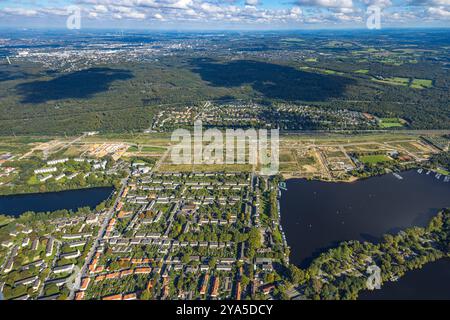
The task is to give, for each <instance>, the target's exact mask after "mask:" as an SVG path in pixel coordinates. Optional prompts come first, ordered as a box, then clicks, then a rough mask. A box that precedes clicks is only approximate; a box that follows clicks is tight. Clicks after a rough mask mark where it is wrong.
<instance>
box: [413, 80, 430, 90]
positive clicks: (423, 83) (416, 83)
mask: <svg viewBox="0 0 450 320" xmlns="http://www.w3.org/2000/svg"><path fill="white" fill-rule="evenodd" d="M432 86H433V81H432V80H429V79H414V80H413V81H412V82H411V88H414V89H426V88H431V87H432Z"/></svg>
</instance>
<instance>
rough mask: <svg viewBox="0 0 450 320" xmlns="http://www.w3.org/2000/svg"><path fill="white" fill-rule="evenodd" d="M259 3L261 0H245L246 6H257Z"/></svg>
mask: <svg viewBox="0 0 450 320" xmlns="http://www.w3.org/2000/svg"><path fill="white" fill-rule="evenodd" d="M258 4H259V0H245V5H246V6H251V7H256V6H257V5H258Z"/></svg>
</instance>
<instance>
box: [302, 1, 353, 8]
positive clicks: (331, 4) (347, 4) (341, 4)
mask: <svg viewBox="0 0 450 320" xmlns="http://www.w3.org/2000/svg"><path fill="white" fill-rule="evenodd" d="M298 3H299V4H301V5H305V6H314V7H324V8H352V7H353V1H352V0H298Z"/></svg>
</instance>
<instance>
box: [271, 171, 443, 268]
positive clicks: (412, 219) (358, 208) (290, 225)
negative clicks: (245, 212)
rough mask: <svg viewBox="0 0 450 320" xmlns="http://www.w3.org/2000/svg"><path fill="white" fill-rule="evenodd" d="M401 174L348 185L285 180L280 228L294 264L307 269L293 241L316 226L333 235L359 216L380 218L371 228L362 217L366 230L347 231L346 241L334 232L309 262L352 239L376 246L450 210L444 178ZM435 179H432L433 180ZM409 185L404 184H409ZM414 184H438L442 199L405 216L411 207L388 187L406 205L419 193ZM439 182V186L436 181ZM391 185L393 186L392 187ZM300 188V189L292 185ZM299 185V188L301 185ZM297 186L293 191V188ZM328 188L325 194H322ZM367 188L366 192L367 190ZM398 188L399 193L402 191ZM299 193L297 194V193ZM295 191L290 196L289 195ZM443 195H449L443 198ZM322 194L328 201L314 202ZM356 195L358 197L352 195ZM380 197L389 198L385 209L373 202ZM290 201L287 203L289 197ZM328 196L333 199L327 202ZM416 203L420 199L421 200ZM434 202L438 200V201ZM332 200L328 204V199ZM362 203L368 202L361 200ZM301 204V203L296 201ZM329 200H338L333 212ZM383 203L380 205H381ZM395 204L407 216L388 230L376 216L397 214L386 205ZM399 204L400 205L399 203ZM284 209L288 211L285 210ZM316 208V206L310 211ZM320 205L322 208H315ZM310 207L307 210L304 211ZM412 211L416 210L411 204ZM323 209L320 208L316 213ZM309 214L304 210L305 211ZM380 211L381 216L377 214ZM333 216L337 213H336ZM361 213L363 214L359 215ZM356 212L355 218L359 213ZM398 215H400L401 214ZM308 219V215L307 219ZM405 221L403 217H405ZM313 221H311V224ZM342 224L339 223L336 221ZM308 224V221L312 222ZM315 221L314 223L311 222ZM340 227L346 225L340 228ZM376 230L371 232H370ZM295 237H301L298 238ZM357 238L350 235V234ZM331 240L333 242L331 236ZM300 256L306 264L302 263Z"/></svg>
mask: <svg viewBox="0 0 450 320" xmlns="http://www.w3.org/2000/svg"><path fill="white" fill-rule="evenodd" d="M403 175H404V176H405V178H406V179H402V180H400V179H397V178H396V177H394V176H393V175H392V174H384V175H377V176H373V177H370V178H371V179H369V178H364V179H359V180H357V181H355V182H354V183H347V182H331V181H318V180H308V179H304V178H294V179H289V180H287V181H286V182H287V184H288V185H287V189H288V190H287V191H283V192H282V195H281V199H280V206H281V208H280V210H281V212H282V222H281V223H282V225H283V229H284V231H285V233H286V236H287V242H288V245H289V246H290V247H291V248H292V249H291V262H293V263H294V264H296V265H299V266H301V267H302V268H303V267H307V264H305V263H304V262H302V263H299V260H298V259H295V258H292V257H293V256H295V255H296V253H295V251H296V250H295V249H294V248H295V247H296V244H295V243H296V242H297V241H296V240H295V239H294V240H293V237H294V238H298V239H300V238H302V237H301V236H299V235H298V233H300V234H302V233H303V234H304V233H311V232H312V231H314V228H315V227H316V226H317V225H318V226H319V227H320V225H323V226H325V231H330V233H333V231H334V229H339V228H342V227H343V226H345V223H348V221H347V220H349V219H350V220H352V219H353V220H355V219H356V220H358V218H359V217H360V216H362V215H364V214H365V215H367V216H368V219H373V216H377V219H375V221H374V222H373V223H374V224H377V225H378V226H377V227H376V228H371V226H370V224H368V223H366V222H365V221H364V219H362V218H359V221H357V222H359V223H362V224H363V225H365V229H366V231H367V232H366V231H364V228H363V229H362V230H361V232H360V233H358V232H356V233H355V232H353V233H352V232H349V233H347V236H348V237H345V234H343V233H341V234H336V237H335V239H333V241H332V242H327V243H323V244H324V245H323V246H319V247H317V248H316V249H314V250H311V249H308V250H309V251H308V252H309V255H307V258H308V260H309V262H311V261H312V260H313V259H314V258H316V257H317V256H319V255H320V254H321V253H322V252H325V251H327V250H329V249H331V248H334V247H336V246H337V245H338V244H339V243H341V242H345V241H350V240H358V241H369V242H375V243H376V242H377V241H379V239H380V238H381V237H382V236H383V235H384V234H387V233H391V234H395V233H397V232H399V231H401V230H403V229H406V228H408V227H412V226H425V225H426V224H427V223H428V221H429V220H430V218H432V217H433V216H435V215H436V214H437V213H438V212H439V210H440V209H442V208H446V207H448V206H450V203H449V201H446V198H445V195H447V194H446V193H445V192H446V191H447V190H448V189H446V188H447V186H449V185H450V184H446V183H444V182H443V181H442V180H441V181H440V183H442V185H440V183H438V182H439V180H436V179H434V177H431V176H428V177H427V178H429V179H426V178H425V177H426V174H422V175H420V174H419V173H417V171H416V170H414V169H413V170H407V171H404V172H403ZM431 179H432V180H431ZM405 182H406V183H405ZM409 182H411V183H413V184H417V183H419V185H420V184H421V182H422V183H427V184H429V185H430V186H434V187H435V188H437V189H436V190H439V192H440V193H439V197H437V198H438V200H439V201H437V202H435V203H434V204H433V201H431V200H430V201H429V203H427V205H424V204H421V207H422V209H421V210H412V211H411V213H408V212H407V213H405V211H408V209H409V207H408V206H407V205H401V204H400V205H399V204H398V202H399V201H397V199H396V197H394V196H391V195H390V194H389V193H388V192H387V191H386V190H384V189H385V188H389V189H390V190H392V192H399V195H400V194H401V195H402V196H401V197H402V198H403V199H405V200H404V201H403V202H405V203H407V202H408V200H407V199H409V197H410V194H415V193H417V191H416V190H415V189H416V188H415V186H410V187H408V183H409ZM435 182H437V183H435ZM364 185H369V187H368V189H367V188H366V189H367V190H365V192H359V191H358V189H361V188H362V187H360V186H364ZM370 185H373V186H374V188H375V189H376V192H375V191H370V188H372V187H370ZM389 185H390V186H389ZM293 186H296V187H293ZM298 186H300V187H298ZM309 186H311V188H313V189H314V190H313V191H312V192H311V191H308V190H309ZM405 187H406V188H407V189H408V190H405V191H404V190H403V189H404V188H405ZM294 188H295V190H294ZM297 189H298V190H300V191H301V194H296V195H293V194H292V192H294V193H295V191H296V190H297ZM322 189H326V190H322ZM341 189H345V192H343V191H342V190H341ZM363 189H364V188H363ZM398 189H400V190H398ZM422 189H424V191H425V194H426V193H427V192H426V191H427V189H428V188H427V187H423V186H422ZM298 190H297V191H298ZM289 192H291V193H289ZM305 192H306V193H307V194H308V195H310V197H309V198H308V197H307V196H306V195H304V194H303V193H305ZM444 193H445V194H444ZM318 194H319V195H320V194H321V196H323V197H325V198H322V199H321V200H320V201H319V200H317V199H316V200H314V199H313V200H311V198H314V197H316V196H318ZM354 194H355V195H354ZM343 197H344V198H345V197H347V198H348V199H346V200H342V199H341V198H343ZM377 197H381V198H380V200H382V199H383V197H384V198H385V200H383V201H384V203H385V204H384V205H382V204H381V205H380V203H378V201H377V200H375V199H376V198H377ZM288 198H289V199H288ZM328 198H329V199H328ZM413 198H416V199H415V200H416V201H417V197H413ZM435 198H436V197H435ZM327 199H328V200H327ZM363 199H364V200H363ZM297 201H298V202H297ZM328 201H334V203H335V205H336V207H335V208H333V206H332V205H330V206H325V205H323V203H324V202H325V203H326V202H328ZM367 201H368V202H371V203H372V204H373V205H374V207H370V206H367V205H366V204H365V202H367ZM383 201H382V202H383ZM389 202H391V203H392V206H393V207H395V209H396V210H398V211H402V212H403V214H400V217H398V218H397V217H394V218H393V219H391V220H392V225H390V226H389V224H388V223H385V224H384V225H383V223H380V222H379V221H378V220H379V218H378V216H380V214H379V213H380V212H381V213H383V212H384V211H386V210H388V211H389V210H391V211H394V213H395V212H396V211H395V210H394V209H392V208H390V207H391V206H390V205H389V204H386V203H389ZM400 202H401V201H400ZM298 203H302V206H298ZM286 205H287V206H288V207H286ZM308 206H309V207H310V209H313V208H314V207H316V209H314V212H315V214H317V215H322V216H321V218H320V219H317V218H315V217H314V214H311V213H309V211H310V209H308ZM311 206H312V207H311ZM317 206H318V207H317ZM305 207H306V208H305ZM410 207H411V208H412V209H414V208H413V206H410ZM318 208H320V209H318ZM305 210H306V212H305ZM367 210H369V211H370V213H369V214H368V213H364V212H365V211H367ZM377 210H379V212H378V211H377ZM289 211H294V212H302V214H301V215H296V214H294V213H293V212H289ZM323 211H327V214H325V215H324V214H323ZM333 212H334V214H333ZM361 213H362V214H361ZM355 214H356V215H355ZM397 214H398V212H397ZM382 215H383V216H384V218H386V219H387V220H389V219H390V217H389V216H388V215H387V214H382ZM305 216H306V217H305ZM371 216H372V218H371ZM336 217H342V219H340V220H339V219H337V218H336ZM402 217H403V218H402ZM327 219H331V220H333V223H334V224H333V223H331V224H327V223H326V221H327ZM309 220H311V221H309ZM338 220H339V221H338ZM308 221H309V222H308ZM312 221H315V223H313V222H312ZM350 222H351V221H350ZM341 224H342V225H341ZM296 225H298V226H299V227H301V228H300V229H299V228H296V227H295V226H296ZM370 230H372V231H371V232H369V231H370ZM296 233H297V234H296ZM351 234H353V236H352V237H350V236H349V235H351ZM316 236H318V237H320V234H318V233H317V232H316ZM302 239H303V240H302V241H301V242H305V241H306V242H307V241H308V239H307V238H306V237H304V238H302ZM330 239H332V238H330ZM310 248H313V246H310ZM301 256H303V257H304V258H305V253H304V252H303V253H301ZM304 258H302V260H304Z"/></svg>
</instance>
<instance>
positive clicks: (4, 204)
mask: <svg viewBox="0 0 450 320" xmlns="http://www.w3.org/2000/svg"><path fill="white" fill-rule="evenodd" d="M113 190H114V188H112V187H101V188H90V189H79V190H69V191H61V192H48V193H33V194H21V195H8V196H0V214H6V215H10V216H19V215H21V214H22V213H24V212H27V211H34V212H52V211H56V210H61V209H67V210H73V211H75V210H77V209H78V208H82V207H90V208H95V207H96V206H97V205H98V204H100V203H101V202H102V201H104V200H106V199H108V197H109V196H110V195H111V193H112V192H113Z"/></svg>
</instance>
